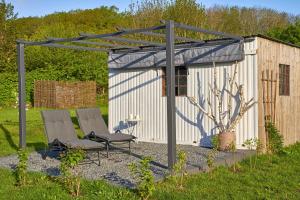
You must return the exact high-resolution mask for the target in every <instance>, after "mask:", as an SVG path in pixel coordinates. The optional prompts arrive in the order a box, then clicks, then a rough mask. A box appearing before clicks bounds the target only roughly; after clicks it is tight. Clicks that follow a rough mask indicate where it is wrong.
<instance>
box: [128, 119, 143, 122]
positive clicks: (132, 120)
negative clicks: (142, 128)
mask: <svg viewBox="0 0 300 200" xmlns="http://www.w3.org/2000/svg"><path fill="white" fill-rule="evenodd" d="M125 121H126V122H139V121H141V119H125Z"/></svg>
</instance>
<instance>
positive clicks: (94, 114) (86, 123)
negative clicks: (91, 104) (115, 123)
mask: <svg viewBox="0 0 300 200" xmlns="http://www.w3.org/2000/svg"><path fill="white" fill-rule="evenodd" d="M76 114H77V118H78V122H79V126H80V128H81V130H82V131H83V132H84V134H85V137H86V138H89V139H91V140H94V141H97V142H105V144H106V153H107V157H108V152H109V147H110V145H111V144H112V143H128V145H129V147H128V149H129V153H131V149H130V143H131V142H132V141H134V139H136V137H135V136H133V135H129V134H123V133H121V131H119V130H118V131H116V132H115V133H110V132H109V131H108V128H107V126H106V124H105V122H104V120H103V118H102V115H101V112H100V110H99V109H98V108H85V109H77V110H76Z"/></svg>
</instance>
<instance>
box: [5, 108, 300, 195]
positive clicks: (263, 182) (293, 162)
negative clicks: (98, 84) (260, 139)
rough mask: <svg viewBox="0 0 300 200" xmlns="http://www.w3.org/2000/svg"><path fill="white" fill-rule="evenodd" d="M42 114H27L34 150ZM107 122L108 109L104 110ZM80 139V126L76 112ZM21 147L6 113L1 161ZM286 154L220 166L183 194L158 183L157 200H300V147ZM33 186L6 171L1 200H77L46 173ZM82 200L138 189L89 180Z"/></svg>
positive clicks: (14, 116) (14, 117)
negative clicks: (252, 163) (22, 183)
mask: <svg viewBox="0 0 300 200" xmlns="http://www.w3.org/2000/svg"><path fill="white" fill-rule="evenodd" d="M39 111H40V109H30V110H29V111H27V122H28V123H27V143H28V147H29V149H30V150H34V149H40V148H44V145H45V137H44V133H43V125H42V121H41V117H40V113H39ZM101 111H102V112H103V113H104V116H105V117H106V119H107V106H101ZM71 115H72V117H73V122H74V124H75V127H76V130H77V131H78V134H79V135H81V134H82V133H80V131H79V130H78V124H77V121H76V118H75V113H74V111H71ZM17 147H18V111H17V110H16V109H1V110H0V156H4V155H8V154H11V153H15V152H16V150H17ZM286 151H287V153H286V154H284V155H273V156H267V155H262V156H259V157H258V159H257V163H256V168H255V169H251V168H250V165H249V160H245V161H243V162H241V163H240V165H241V170H240V171H239V172H237V173H233V172H232V171H231V170H230V169H229V168H227V167H219V168H217V169H215V170H214V171H212V172H211V173H209V174H206V173H200V174H197V175H190V176H187V178H186V179H185V180H184V187H183V189H181V188H179V187H177V186H176V184H175V183H174V182H172V181H165V182H162V183H158V184H157V187H156V188H157V189H156V190H155V192H154V195H153V196H152V197H151V199H300V144H295V145H293V146H291V147H288V148H286ZM29 175H30V180H31V182H30V183H29V184H28V185H26V186H23V187H17V186H15V177H14V174H13V172H12V171H10V170H7V169H0V180H1V184H0V199H73V197H72V196H70V195H69V194H68V192H67V191H66V190H65V189H64V188H63V187H62V186H61V185H60V184H58V183H57V182H55V181H53V180H51V179H50V178H48V177H46V176H45V175H43V174H40V173H29ZM79 199H138V197H137V195H136V193H135V192H134V191H132V190H127V189H124V188H119V187H115V186H111V185H109V184H107V183H105V182H104V181H85V180H84V181H83V184H82V194H81V196H80V197H79Z"/></svg>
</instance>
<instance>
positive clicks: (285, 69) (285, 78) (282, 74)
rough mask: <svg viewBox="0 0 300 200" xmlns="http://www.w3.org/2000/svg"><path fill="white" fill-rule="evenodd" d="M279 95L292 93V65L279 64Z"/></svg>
mask: <svg viewBox="0 0 300 200" xmlns="http://www.w3.org/2000/svg"><path fill="white" fill-rule="evenodd" d="M279 95H281V96H289V95H290V66H289V65H283V64H280V65H279Z"/></svg>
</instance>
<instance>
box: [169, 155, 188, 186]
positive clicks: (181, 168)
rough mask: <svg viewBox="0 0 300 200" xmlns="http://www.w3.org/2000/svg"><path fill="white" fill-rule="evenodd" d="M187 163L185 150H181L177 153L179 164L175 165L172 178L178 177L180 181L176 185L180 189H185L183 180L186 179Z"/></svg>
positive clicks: (177, 180)
mask: <svg viewBox="0 0 300 200" xmlns="http://www.w3.org/2000/svg"><path fill="white" fill-rule="evenodd" d="M186 161H187V155H186V152H185V151H183V150H179V151H178V153H177V162H176V163H175V165H174V167H173V172H172V173H173V174H172V177H174V176H178V177H179V178H178V179H175V180H176V185H177V186H178V187H179V188H181V189H182V188H183V180H184V177H185V176H186V174H187V173H186Z"/></svg>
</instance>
